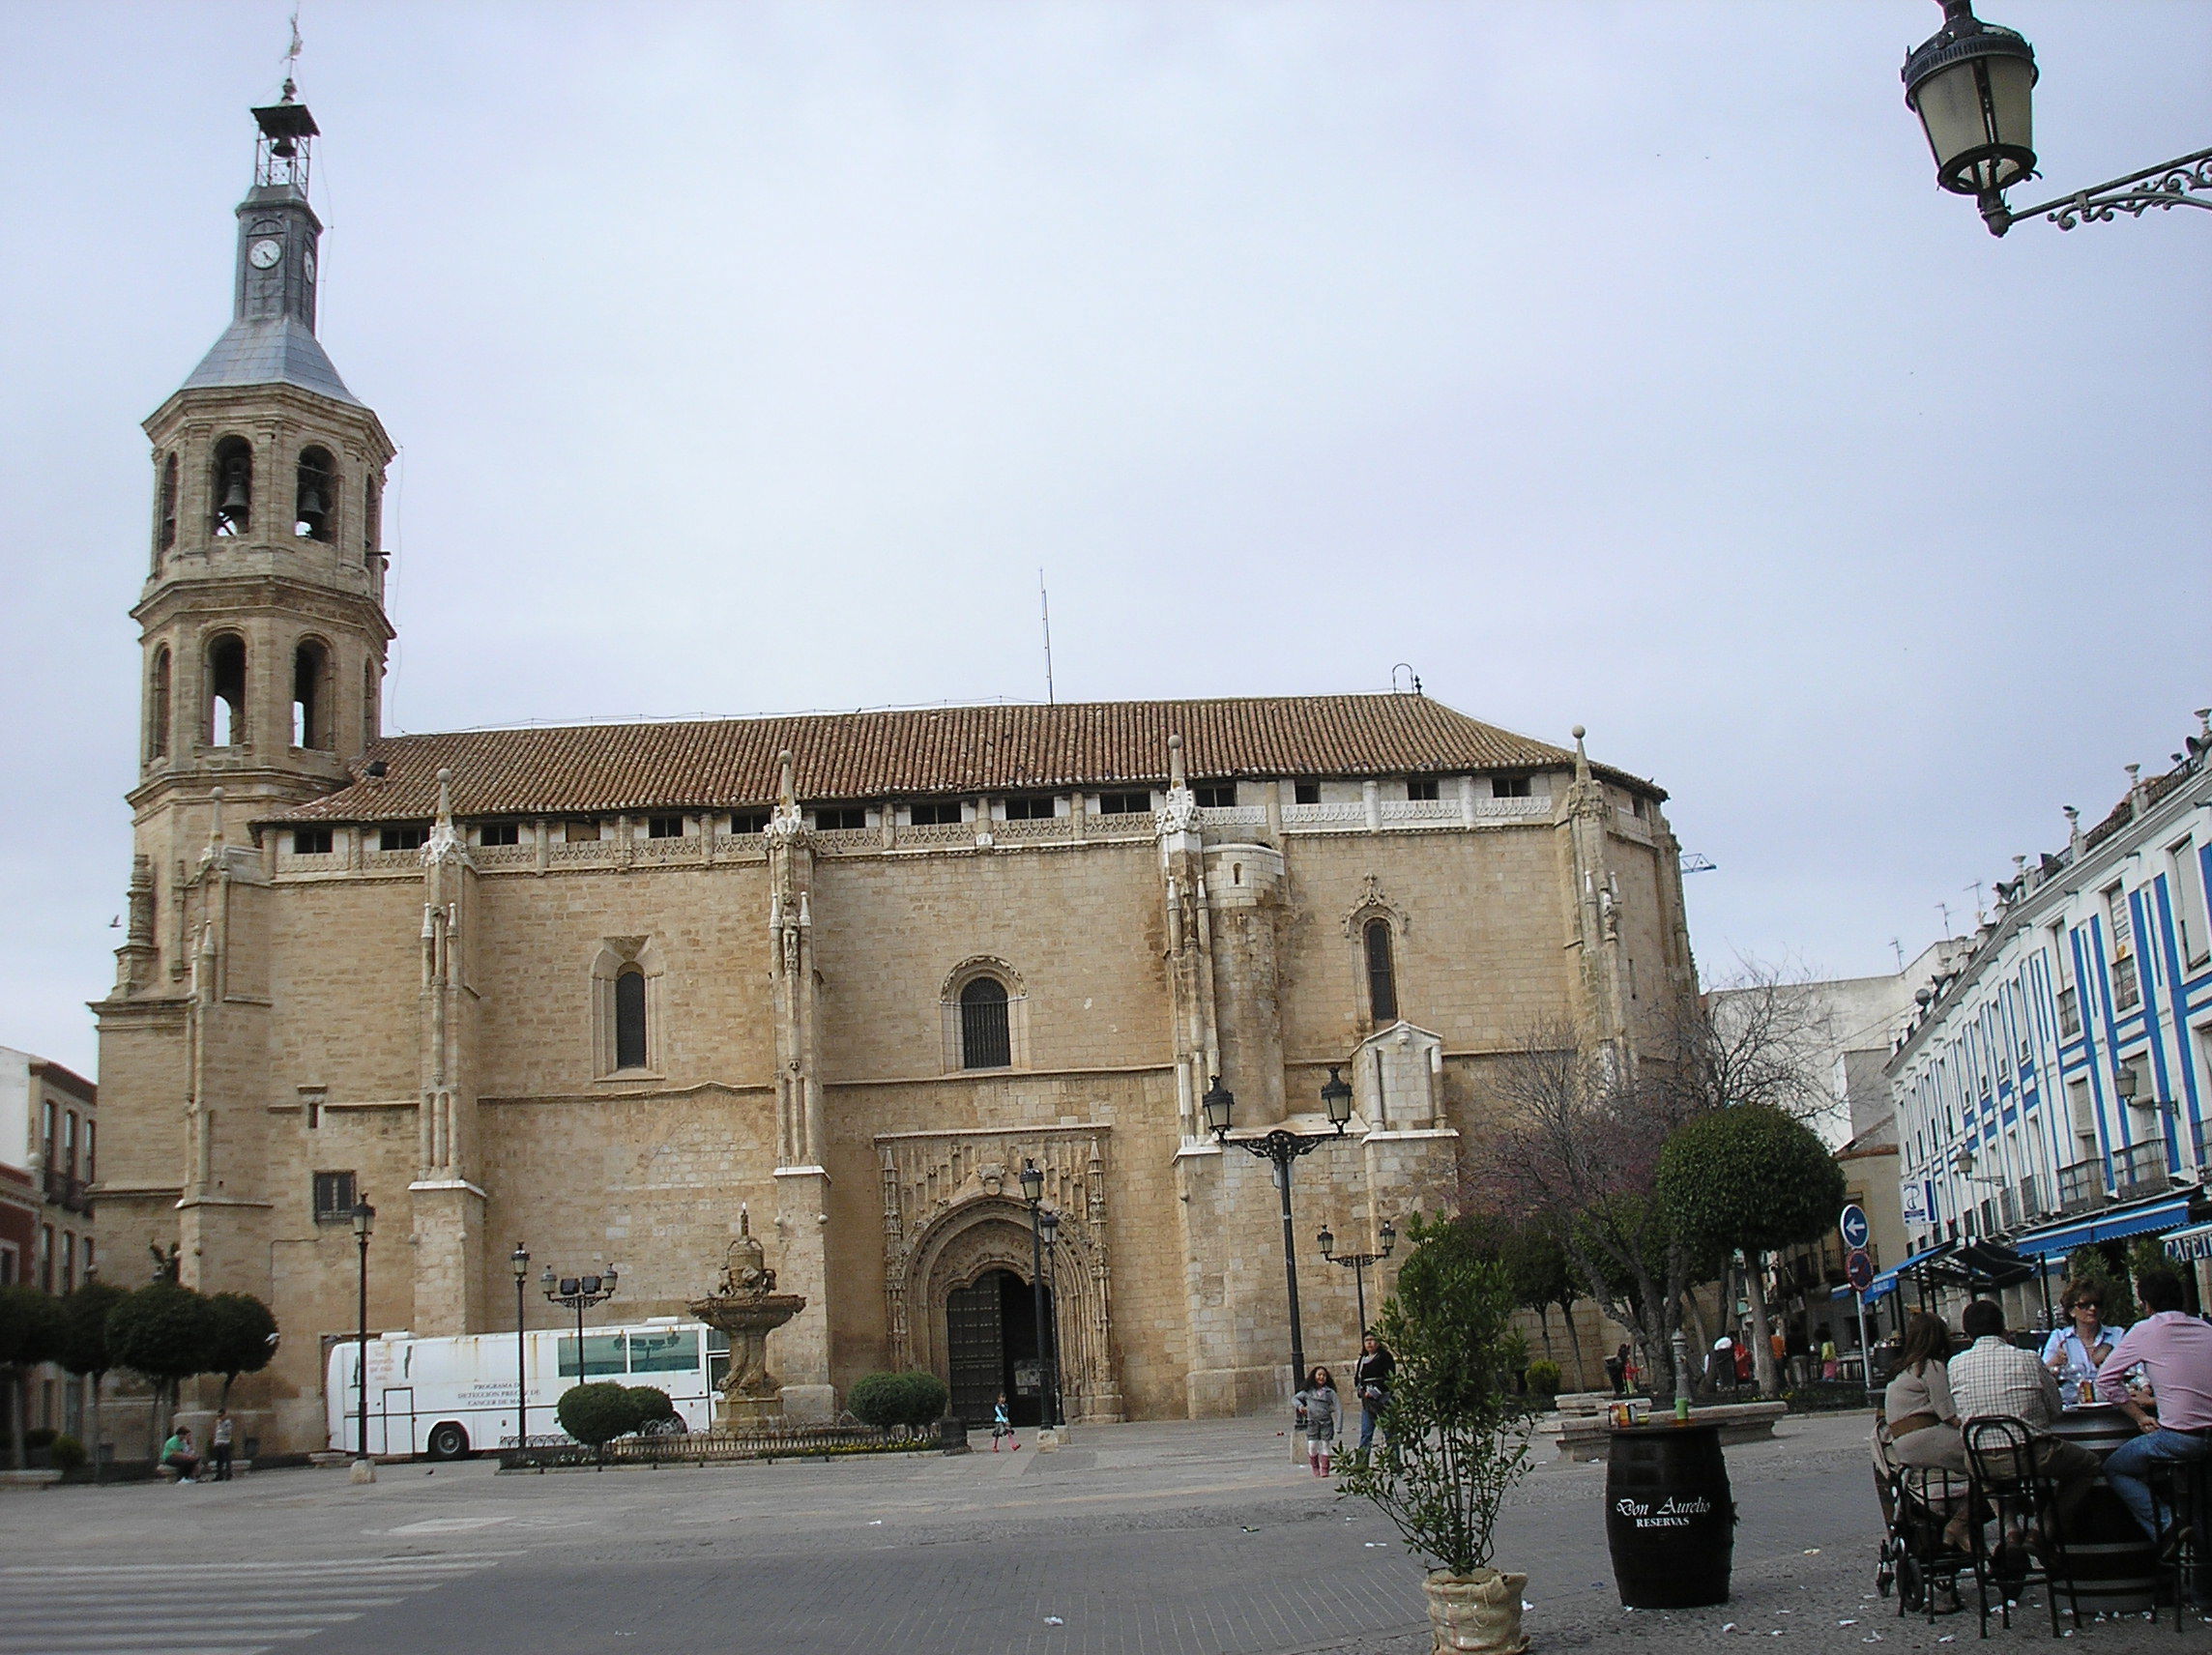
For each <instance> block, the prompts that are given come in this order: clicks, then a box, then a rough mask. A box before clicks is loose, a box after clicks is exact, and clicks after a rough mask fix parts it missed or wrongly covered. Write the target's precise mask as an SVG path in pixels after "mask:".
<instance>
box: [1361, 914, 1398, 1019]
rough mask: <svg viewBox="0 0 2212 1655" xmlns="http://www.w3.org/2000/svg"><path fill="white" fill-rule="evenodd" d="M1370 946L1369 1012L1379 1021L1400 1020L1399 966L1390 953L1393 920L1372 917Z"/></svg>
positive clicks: (1368, 933)
mask: <svg viewBox="0 0 2212 1655" xmlns="http://www.w3.org/2000/svg"><path fill="white" fill-rule="evenodd" d="M1363 937H1364V941H1365V943H1366V947H1367V1014H1368V1016H1370V1017H1371V1018H1373V1019H1374V1021H1375V1022H1376V1023H1377V1024H1378V1025H1381V1024H1384V1023H1395V1022H1397V1021H1398V969H1397V965H1396V963H1395V962H1394V961H1393V960H1392V959H1391V956H1390V922H1389V921H1388V920H1387V919H1370V920H1369V921H1368V922H1367V928H1366V930H1365V932H1364V933H1363Z"/></svg>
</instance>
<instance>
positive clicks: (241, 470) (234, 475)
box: [208, 437, 253, 540]
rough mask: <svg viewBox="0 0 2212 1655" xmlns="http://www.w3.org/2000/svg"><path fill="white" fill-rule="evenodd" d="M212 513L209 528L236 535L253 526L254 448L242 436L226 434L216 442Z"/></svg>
mask: <svg viewBox="0 0 2212 1655" xmlns="http://www.w3.org/2000/svg"><path fill="white" fill-rule="evenodd" d="M213 471H214V476H213V478H212V479H211V481H212V482H213V484H214V493H213V495H212V496H211V498H212V499H213V500H214V501H215V514H214V518H213V520H212V521H211V522H210V524H209V525H208V532H209V533H210V534H212V535H214V536H215V537H216V538H218V539H222V540H228V539H235V538H237V537H240V536H242V535H246V534H247V533H249V532H250V531H251V530H252V528H253V449H252V446H251V445H250V444H248V443H247V440H246V439H245V438H244V437H225V438H223V439H222V441H221V442H219V443H218V444H216V446H215V459H214V466H213Z"/></svg>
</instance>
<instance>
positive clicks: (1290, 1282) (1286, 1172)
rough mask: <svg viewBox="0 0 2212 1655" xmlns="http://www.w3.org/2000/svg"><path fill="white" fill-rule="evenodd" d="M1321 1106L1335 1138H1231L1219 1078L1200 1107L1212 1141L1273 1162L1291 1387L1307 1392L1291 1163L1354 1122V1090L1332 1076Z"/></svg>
mask: <svg viewBox="0 0 2212 1655" xmlns="http://www.w3.org/2000/svg"><path fill="white" fill-rule="evenodd" d="M1321 1101H1322V1104H1323V1106H1324V1107H1325V1108H1326V1109H1327V1111H1328V1121H1329V1124H1330V1125H1331V1126H1333V1127H1334V1128H1336V1130H1335V1131H1334V1132H1333V1133H1328V1134H1324V1133H1304V1132H1290V1131H1286V1130H1285V1129H1284V1128H1282V1127H1280V1126H1278V1127H1276V1128H1275V1129H1274V1130H1273V1131H1271V1132H1266V1133H1263V1134H1262V1135H1261V1136H1259V1137H1257V1138H1232V1137H1230V1136H1229V1123H1230V1118H1231V1116H1232V1115H1233V1114H1234V1113H1235V1111H1236V1108H1237V1094H1236V1093H1235V1092H1232V1091H1231V1090H1230V1089H1228V1088H1227V1087H1225V1086H1223V1085H1222V1084H1221V1077H1220V1076H1219V1075H1215V1076H1214V1077H1213V1085H1212V1086H1210V1087H1208V1089H1207V1092H1206V1096H1205V1097H1204V1098H1202V1099H1201V1100H1200V1102H1199V1107H1200V1108H1201V1109H1203V1110H1204V1111H1205V1112H1206V1129H1207V1130H1208V1132H1210V1133H1212V1134H1213V1139H1214V1142H1215V1143H1217V1144H1221V1145H1224V1146H1228V1145H1234V1146H1236V1147H1237V1148H1239V1149H1242V1150H1245V1151H1246V1152H1248V1153H1250V1154H1254V1155H1257V1156H1259V1157H1260V1159H1261V1160H1263V1161H1270V1162H1272V1163H1273V1164H1274V1168H1275V1189H1276V1192H1277V1193H1278V1194H1279V1195H1280V1196H1281V1198H1282V1205H1283V1281H1284V1285H1285V1287H1286V1289H1287V1290H1288V1292H1289V1293H1290V1301H1291V1373H1292V1375H1293V1376H1294V1379H1293V1385H1294V1388H1296V1389H1300V1390H1302V1389H1304V1387H1305V1382H1306V1335H1305V1328H1304V1327H1303V1325H1302V1324H1301V1323H1300V1322H1299V1321H1298V1254H1297V1247H1296V1245H1295V1243H1294V1242H1293V1241H1292V1239H1291V1163H1292V1162H1294V1161H1295V1160H1296V1159H1297V1158H1298V1157H1299V1156H1300V1155H1310V1154H1312V1153H1313V1152H1314V1151H1315V1150H1316V1149H1318V1148H1320V1147H1322V1146H1323V1145H1324V1144H1326V1143H1328V1142H1329V1141H1330V1139H1331V1138H1332V1137H1333V1138H1341V1137H1343V1136H1344V1128H1345V1126H1346V1125H1347V1124H1348V1123H1349V1122H1350V1121H1351V1119H1352V1089H1351V1088H1350V1087H1348V1086H1346V1085H1345V1084H1344V1082H1343V1080H1342V1079H1341V1078H1339V1076H1338V1074H1337V1072H1336V1070H1334V1069H1330V1070H1329V1071H1328V1084H1327V1085H1325V1086H1324V1087H1323V1088H1322V1089H1321Z"/></svg>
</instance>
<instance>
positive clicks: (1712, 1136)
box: [1658, 1104, 1847, 1396]
mask: <svg viewBox="0 0 2212 1655" xmlns="http://www.w3.org/2000/svg"><path fill="white" fill-rule="evenodd" d="M1658 1189H1659V1199H1660V1201H1661V1203H1662V1204H1663V1205H1665V1207H1666V1209H1667V1214H1668V1217H1669V1218H1670V1219H1671V1220H1672V1221H1673V1223H1674V1226H1675V1228H1676V1230H1677V1231H1678V1232H1679V1233H1680V1234H1681V1235H1682V1236H1683V1238H1684V1239H1686V1240H1688V1241H1690V1242H1692V1244H1694V1245H1702V1246H1708V1247H1713V1248H1726V1249H1734V1248H1739V1247H1740V1248H1741V1249H1742V1250H1743V1253H1744V1256H1745V1258H1746V1259H1747V1260H1748V1261H1749V1262H1750V1268H1749V1269H1748V1270H1746V1271H1745V1277H1746V1281H1747V1284H1748V1287H1749V1292H1750V1298H1751V1314H1752V1320H1753V1322H1754V1324H1755V1328H1754V1333H1753V1338H1752V1355H1753V1358H1754V1360H1755V1361H1756V1363H1757V1365H1758V1371H1759V1380H1760V1385H1759V1388H1760V1391H1761V1395H1765V1396H1772V1395H1774V1394H1775V1392H1776V1390H1777V1389H1778V1388H1779V1387H1778V1386H1777V1384H1776V1380H1775V1373H1774V1351H1773V1348H1772V1346H1771V1344H1770V1343H1769V1334H1770V1329H1769V1327H1768V1324H1767V1316H1766V1283H1765V1279H1764V1260H1763V1258H1762V1255H1764V1254H1766V1253H1769V1252H1773V1251H1776V1250H1778V1249H1780V1248H1784V1247H1798V1246H1803V1245H1804V1244H1805V1243H1807V1242H1810V1241H1818V1240H1819V1238H1820V1237H1821V1236H1822V1235H1823V1234H1826V1233H1827V1231H1828V1229H1829V1228H1830V1227H1831V1226H1832V1225H1833V1224H1834V1223H1835V1222H1836V1215H1837V1213H1838V1212H1839V1211H1840V1210H1841V1209H1842V1207H1843V1205H1844V1198H1845V1195H1846V1193H1847V1187H1846V1184H1845V1180H1844V1170H1843V1168H1841V1167H1839V1166H1837V1165H1836V1160H1835V1157H1834V1156H1833V1155H1832V1154H1830V1153H1829V1151H1828V1147H1827V1145H1825V1144H1823V1143H1821V1142H1820V1138H1819V1134H1818V1133H1816V1132H1814V1131H1813V1130H1812V1128H1810V1127H1808V1126H1806V1125H1804V1124H1803V1123H1802V1122H1800V1121H1797V1120H1793V1119H1791V1118H1790V1117H1789V1116H1787V1115H1785V1114H1783V1113H1782V1112H1781V1111H1780V1110H1778V1109H1769V1108H1767V1107H1765V1106H1764V1105H1761V1104H1740V1105H1737V1106H1736V1107H1735V1108H1732V1109H1717V1110H1714V1111H1713V1112H1711V1113H1710V1114H1708V1115H1702V1116H1700V1117H1698V1118H1697V1119H1695V1120H1692V1121H1689V1122H1687V1123H1685V1124H1684V1125H1682V1126H1680V1127H1678V1128H1676V1129H1675V1131H1674V1134H1673V1136H1671V1137H1670V1138H1669V1139H1668V1140H1667V1144H1666V1147H1664V1148H1663V1149H1661V1150H1660V1152H1659V1178H1658Z"/></svg>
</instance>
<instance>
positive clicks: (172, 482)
mask: <svg viewBox="0 0 2212 1655" xmlns="http://www.w3.org/2000/svg"><path fill="white" fill-rule="evenodd" d="M176 543H177V456H176V455H175V454H174V453H171V454H168V455H166V456H164V457H163V459H162V461H161V482H160V490H159V492H158V493H157V495H156V500H155V507H154V553H155V556H156V557H159V556H160V554H161V553H163V552H166V551H169V550H170V549H172V548H173V547H174V546H175V545H176Z"/></svg>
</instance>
